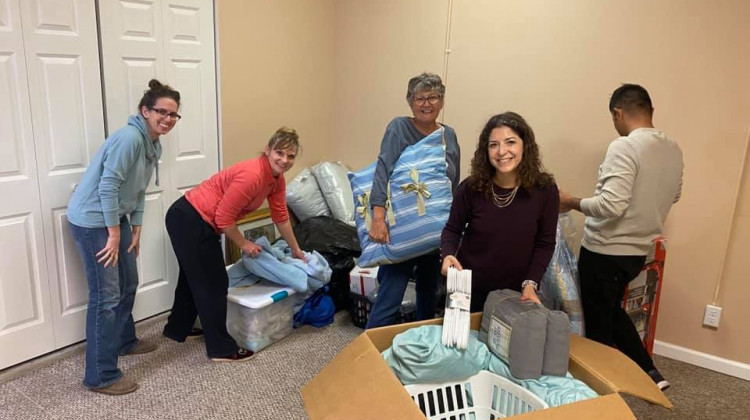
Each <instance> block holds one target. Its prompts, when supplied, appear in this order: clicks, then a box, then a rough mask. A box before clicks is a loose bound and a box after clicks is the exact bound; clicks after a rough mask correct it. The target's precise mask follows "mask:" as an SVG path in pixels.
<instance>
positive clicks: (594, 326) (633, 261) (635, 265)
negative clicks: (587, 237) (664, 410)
mask: <svg viewBox="0 0 750 420" xmlns="http://www.w3.org/2000/svg"><path fill="white" fill-rule="evenodd" d="M645 262H646V257H645V256H637V255H633V256H631V255H626V256H619V255H604V254H598V253H596V252H592V251H589V250H588V249H586V248H584V247H581V255H580V258H579V260H578V272H579V274H580V276H581V300H582V301H583V316H584V320H585V322H586V324H585V326H586V337H587V338H589V339H591V340H594V341H598V342H600V343H602V344H606V345H608V346H616V347H617V348H618V349H619V350H620V351H621V352H623V353H624V354H625V355H626V356H628V357H629V358H631V359H632V360H633V361H634V362H635V363H637V364H638V366H640V367H641V369H643V370H644V371H645V372H648V371H650V370H652V369H654V361H653V360H652V359H651V356H649V354H648V352H647V351H646V348H645V347H644V346H643V341H641V337H640V336H639V335H638V331H637V330H636V329H635V326H634V325H633V322H632V321H631V320H630V317H629V316H628V314H627V312H625V310H624V309H623V308H622V298H623V295H624V294H625V286H627V284H628V283H630V282H631V281H632V280H633V279H635V278H636V277H637V276H638V273H640V272H641V270H642V269H643V264H644V263H645Z"/></svg>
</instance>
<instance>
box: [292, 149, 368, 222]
mask: <svg viewBox="0 0 750 420" xmlns="http://www.w3.org/2000/svg"><path fill="white" fill-rule="evenodd" d="M347 173H348V169H347V168H346V166H344V164H342V163H341V162H320V163H318V164H317V165H314V166H312V167H310V168H305V169H303V170H302V171H301V172H300V173H299V174H297V176H295V177H294V179H292V180H291V181H289V183H287V185H286V203H287V205H289V208H290V209H292V211H293V212H294V215H295V216H297V218H298V219H299V220H300V222H301V221H304V220H306V219H308V218H310V217H315V216H329V217H333V218H335V219H337V220H341V221H342V222H344V223H347V224H349V225H352V226H354V203H353V202H352V187H351V185H350V184H349V178H348V177H347Z"/></svg>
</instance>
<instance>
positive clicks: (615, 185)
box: [581, 128, 683, 255]
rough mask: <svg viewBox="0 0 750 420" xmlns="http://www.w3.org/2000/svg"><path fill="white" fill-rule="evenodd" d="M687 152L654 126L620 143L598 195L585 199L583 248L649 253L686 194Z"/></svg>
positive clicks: (610, 154)
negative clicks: (684, 159)
mask: <svg viewBox="0 0 750 420" xmlns="http://www.w3.org/2000/svg"><path fill="white" fill-rule="evenodd" d="M682 169H683V163H682V150H680V146H678V145H677V143H675V142H674V141H672V139H670V138H669V137H668V136H667V135H666V134H665V133H663V132H661V131H659V130H657V129H655V128H638V129H636V130H633V131H632V132H631V133H630V134H629V135H628V136H627V137H620V138H617V139H615V140H614V141H613V142H612V143H611V144H610V145H609V149H607V155H606V156H605V158H604V162H603V163H602V164H601V166H599V179H598V181H597V184H596V191H595V192H594V196H593V197H591V198H585V199H583V200H581V211H582V212H583V214H585V215H586V216H587V217H586V222H585V227H584V231H583V246H584V247H586V249H588V250H590V251H594V252H597V253H600V254H606V255H648V253H649V250H650V249H651V246H652V241H653V240H654V238H656V237H657V236H659V235H660V234H661V233H662V230H663V227H664V221H665V220H666V218H667V213H669V209H670V208H671V207H672V204H674V203H676V202H677V201H678V200H679V199H680V194H681V191H682Z"/></svg>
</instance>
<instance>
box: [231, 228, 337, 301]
mask: <svg viewBox="0 0 750 420" xmlns="http://www.w3.org/2000/svg"><path fill="white" fill-rule="evenodd" d="M255 243H256V244H257V245H258V246H260V247H261V248H262V251H261V252H260V254H258V255H257V256H256V257H254V258H253V257H249V256H247V255H245V254H244V253H243V254H242V259H241V260H240V261H237V262H236V263H235V264H233V265H232V266H231V267H230V268H229V270H228V273H229V286H230V287H236V286H249V285H251V284H254V283H257V282H258V281H259V280H260V279H266V280H269V281H272V282H274V283H276V284H280V285H282V286H288V287H291V288H292V289H294V290H295V291H297V292H300V293H305V292H308V290H309V291H310V292H314V291H315V290H317V289H319V288H320V287H322V286H323V285H324V284H326V283H328V282H329V281H330V280H331V273H332V271H331V268H330V266H329V265H328V262H327V261H326V259H325V258H323V256H322V255H320V253H318V252H317V251H313V252H305V258H307V262H304V261H302V260H299V259H296V258H292V257H291V249H290V248H289V245H287V243H286V242H285V241H283V240H279V241H276V244H274V245H273V246H271V244H270V242H269V241H268V239H267V238H266V237H265V236H262V237H260V238H258V239H256V240H255Z"/></svg>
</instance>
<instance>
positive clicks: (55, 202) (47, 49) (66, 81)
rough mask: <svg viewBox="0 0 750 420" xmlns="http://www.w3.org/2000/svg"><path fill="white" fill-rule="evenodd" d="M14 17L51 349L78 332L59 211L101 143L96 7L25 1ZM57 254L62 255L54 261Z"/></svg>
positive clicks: (79, 304)
mask: <svg viewBox="0 0 750 420" xmlns="http://www.w3.org/2000/svg"><path fill="white" fill-rule="evenodd" d="M21 4H22V6H21V17H22V22H23V24H22V26H23V35H24V44H25V50H26V63H27V71H28V76H29V97H30V102H31V115H32V123H33V131H34V145H35V147H36V162H37V167H38V171H39V180H38V182H39V186H38V189H39V191H40V192H41V198H42V199H41V204H42V210H43V212H42V222H43V224H44V232H45V245H46V255H47V268H48V272H49V280H50V284H49V287H50V292H51V294H52V296H53V297H54V298H53V299H52V301H51V303H52V310H53V319H54V324H55V346H56V347H58V348H59V347H63V346H66V345H69V344H71V343H75V342H77V341H80V340H82V339H83V338H84V337H85V323H86V311H85V303H86V301H87V300H88V297H87V293H88V292H87V290H88V285H87V282H86V277H85V276H84V273H83V269H82V267H81V262H80V259H79V258H78V255H77V251H76V250H75V245H74V243H73V241H72V240H71V237H70V236H69V232H68V229H69V228H68V223H67V219H66V217H65V208H66V206H67V204H68V201H69V200H70V196H71V194H72V192H73V189H74V188H75V186H76V184H77V183H78V181H79V180H80V178H81V176H82V175H83V173H84V172H85V171H86V168H87V167H88V164H89V161H90V160H91V158H92V157H93V155H94V154H95V153H96V151H97V149H98V148H99V146H100V145H101V144H102V142H103V141H104V115H103V112H102V91H101V84H100V80H101V76H100V73H99V48H98V44H97V29H96V10H95V8H94V3H93V2H92V1H90V0H66V1H53V0H46V1H45V0H26V1H23V2H21ZM60 258H65V260H62V261H61V260H59V259H60Z"/></svg>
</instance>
